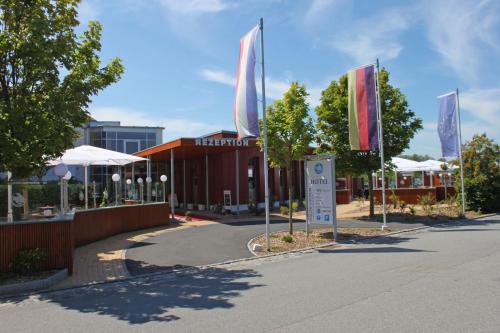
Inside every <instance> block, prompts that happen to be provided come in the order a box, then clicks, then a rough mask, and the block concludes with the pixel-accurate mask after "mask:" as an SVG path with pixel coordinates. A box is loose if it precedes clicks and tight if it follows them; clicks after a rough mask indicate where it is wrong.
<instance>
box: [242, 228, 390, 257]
mask: <svg viewBox="0 0 500 333" xmlns="http://www.w3.org/2000/svg"><path fill="white" fill-rule="evenodd" d="M389 232H391V230H390V229H385V230H384V231H382V230H381V229H380V228H338V229H337V236H338V237H337V238H338V241H339V242H346V241H350V240H353V239H363V238H367V237H373V236H379V235H385V234H387V233H389ZM287 235H289V234H288V231H278V232H273V233H271V252H272V253H277V252H285V251H292V250H298V249H303V248H308V247H313V246H318V245H322V244H327V243H332V242H334V240H333V232H332V229H331V228H322V229H314V230H311V231H310V232H309V236H307V235H306V232H305V231H303V230H296V231H294V233H293V236H292V241H291V242H287V241H285V238H286V236H287ZM284 237H285V238H284ZM253 244H260V245H262V247H263V248H264V250H263V251H255V253H256V254H257V255H259V256H262V255H266V254H269V252H268V251H266V250H265V244H266V235H260V236H259V237H257V238H255V239H254V240H253V241H252V242H251V243H250V247H251V248H253Z"/></svg>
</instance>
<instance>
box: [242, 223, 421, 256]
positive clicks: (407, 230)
mask: <svg viewBox="0 0 500 333" xmlns="http://www.w3.org/2000/svg"><path fill="white" fill-rule="evenodd" d="M427 228H430V226H422V227H417V228H412V229H403V230H398V231H393V232H389V233H387V234H383V235H377V236H370V237H365V238H363V239H359V240H354V239H353V240H350V241H347V242H345V243H340V242H329V243H325V244H321V245H316V246H309V247H303V248H300V249H295V250H290V251H283V252H276V253H271V254H266V255H262V256H259V255H258V254H256V253H255V251H253V250H252V248H251V246H250V244H251V243H252V242H253V241H254V240H255V239H256V238H259V237H260V236H262V235H258V236H256V237H253V238H252V239H250V240H249V241H248V243H247V248H248V251H250V253H252V254H253V255H254V256H255V257H256V258H267V257H272V256H275V255H280V254H287V253H296V252H305V251H311V250H315V249H321V248H324V247H330V246H336V247H338V248H341V247H343V246H349V245H355V244H363V242H365V241H368V240H372V239H376V238H380V237H386V236H392V235H397V234H402V233H406V232H412V231H418V230H422V229H427Z"/></svg>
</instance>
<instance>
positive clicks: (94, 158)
mask: <svg viewBox="0 0 500 333" xmlns="http://www.w3.org/2000/svg"><path fill="white" fill-rule="evenodd" d="M145 160H146V159H145V158H143V157H139V156H134V155H129V154H124V153H120V152H117V151H114V150H108V149H103V148H98V147H94V146H87V145H83V146H78V147H75V148H72V149H68V150H66V151H65V152H64V154H63V155H62V156H61V157H59V158H56V159H53V160H51V161H49V162H48V163H47V165H50V166H55V165H58V164H61V163H64V164H67V165H83V166H84V168H85V208H88V193H87V182H88V179H87V178H88V176H87V174H88V172H87V168H88V166H89V165H127V164H130V163H134V162H140V161H145Z"/></svg>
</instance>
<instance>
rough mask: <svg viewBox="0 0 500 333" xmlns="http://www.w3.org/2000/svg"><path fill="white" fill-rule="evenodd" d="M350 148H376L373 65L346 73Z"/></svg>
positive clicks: (375, 101) (375, 105)
mask: <svg viewBox="0 0 500 333" xmlns="http://www.w3.org/2000/svg"><path fill="white" fill-rule="evenodd" d="M347 82H348V119H349V143H350V145H351V150H378V148H379V147H378V131H377V98H376V90H375V89H376V88H375V66H373V65H369V66H366V67H362V68H359V69H353V70H350V71H349V72H348V73H347Z"/></svg>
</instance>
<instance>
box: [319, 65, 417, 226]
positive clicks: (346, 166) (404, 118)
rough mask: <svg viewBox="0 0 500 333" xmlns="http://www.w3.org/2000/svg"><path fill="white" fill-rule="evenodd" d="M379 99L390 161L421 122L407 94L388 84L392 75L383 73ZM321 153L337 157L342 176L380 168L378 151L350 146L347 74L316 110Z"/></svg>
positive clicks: (372, 209) (407, 144)
mask: <svg viewBox="0 0 500 333" xmlns="http://www.w3.org/2000/svg"><path fill="white" fill-rule="evenodd" d="M380 100H381V107H382V121H383V127H384V155H385V156H384V157H385V160H386V161H390V160H391V158H392V157H395V156H398V155H399V154H401V153H402V152H403V151H404V150H405V149H406V148H408V146H409V143H410V140H411V138H413V136H414V135H415V133H416V132H417V131H418V130H419V129H421V128H422V120H421V119H420V118H417V117H415V113H414V112H413V111H411V110H410V109H409V106H408V102H407V100H406V97H405V95H404V94H403V93H402V92H401V91H400V89H398V88H395V87H393V86H392V85H390V84H389V72H388V71H386V70H385V69H382V70H381V72H380ZM316 114H317V117H318V119H317V128H318V130H319V135H318V145H319V150H320V151H324V152H331V153H334V154H335V155H336V157H337V158H336V170H337V172H338V173H339V174H344V175H347V174H350V175H367V176H368V177H369V175H371V174H372V172H374V171H376V170H378V169H380V156H379V152H378V151H355V150H351V147H350V145H349V126H348V118H347V75H344V76H342V77H340V79H339V81H338V82H337V81H333V82H331V83H330V85H329V86H328V88H326V89H325V90H324V91H323V92H322V96H321V101H320V105H319V106H318V107H316ZM368 184H369V185H368V186H369V193H370V216H371V217H373V216H374V202H373V185H372V182H370V181H369V182H368Z"/></svg>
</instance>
